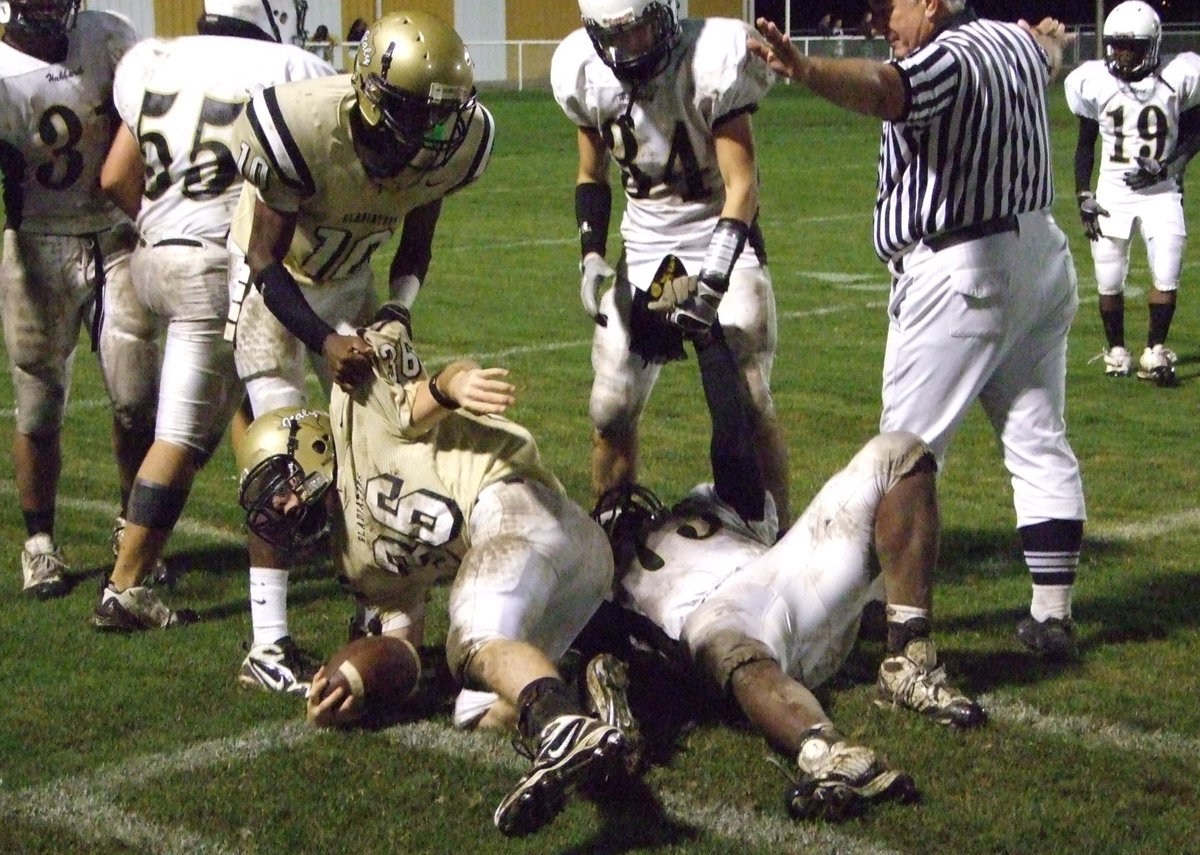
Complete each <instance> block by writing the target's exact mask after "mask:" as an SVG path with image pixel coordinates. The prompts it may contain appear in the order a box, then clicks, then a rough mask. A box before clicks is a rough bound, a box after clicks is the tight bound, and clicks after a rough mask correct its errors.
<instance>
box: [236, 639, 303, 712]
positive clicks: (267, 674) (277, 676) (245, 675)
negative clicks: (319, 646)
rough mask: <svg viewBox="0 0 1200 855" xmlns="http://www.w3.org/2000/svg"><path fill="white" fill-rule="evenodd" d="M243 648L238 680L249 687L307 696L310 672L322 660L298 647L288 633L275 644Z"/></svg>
mask: <svg viewBox="0 0 1200 855" xmlns="http://www.w3.org/2000/svg"><path fill="white" fill-rule="evenodd" d="M243 648H244V649H245V650H246V658H245V659H243V660H242V667H241V670H240V671H238V678H237V679H238V682H239V683H241V684H242V685H243V686H246V687H247V688H251V689H255V688H257V689H265V690H266V691H268V692H280V693H281V694H285V695H299V696H300V697H302V698H307V697H308V690H309V687H310V686H311V685H312V678H313V675H314V674H316V673H317V669H318V668H319V667H320V666H321V663H320V662H318V661H317V660H316V659H315V658H314V657H313V656H312V655H310V654H309V653H307V652H306V651H303V650H301V649H300V648H299V647H297V646H296V643H295V642H294V641H292V637H291V636H290V635H285V636H284V637H283V638H281V639H279V640H278V641H276V642H275V643H274V644H253V645H249V644H247V645H243Z"/></svg>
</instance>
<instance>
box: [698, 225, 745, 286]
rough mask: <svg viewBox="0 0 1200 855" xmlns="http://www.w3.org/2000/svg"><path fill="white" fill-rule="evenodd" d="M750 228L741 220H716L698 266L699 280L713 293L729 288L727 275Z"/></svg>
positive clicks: (743, 244) (730, 271) (731, 269)
mask: <svg viewBox="0 0 1200 855" xmlns="http://www.w3.org/2000/svg"><path fill="white" fill-rule="evenodd" d="M749 234H750V227H749V226H747V225H746V224H745V223H743V222H742V221H741V220H735V219H733V218H732V217H722V218H721V219H719V220H717V227H716V228H715V229H713V233H712V238H711V239H710V240H709V242H708V251H707V252H706V253H705V254H704V263H703V264H702V265H700V276H699V278H700V279H703V280H704V281H705V282H707V283H708V285H709V287H711V288H712V289H713V290H715V291H720V292H722V293H723V292H724V291H725V289H726V288H728V287H729V274H731V273H732V272H733V265H734V263H735V262H736V261H737V260H738V256H739V255H741V254H742V247H744V246H745V245H746V238H747V236H748V235H749Z"/></svg>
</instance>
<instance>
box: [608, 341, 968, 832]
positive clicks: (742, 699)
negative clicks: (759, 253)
mask: <svg viewBox="0 0 1200 855" xmlns="http://www.w3.org/2000/svg"><path fill="white" fill-rule="evenodd" d="M694 343H695V345H696V353H697V357H698V359H699V362H700V373H701V378H702V380H703V383H704V391H705V396H706V398H707V400H708V405H709V410H710V412H711V414H712V419H713V435H712V445H711V459H712V469H713V474H714V482H715V483H712V484H701V485H699V486H698V487H696V488H695V489H693V490H692V492H691V493H689V494H688V496H687V497H686V498H684V499H683V500H682V501H680V502H679V503H678V504H676V505H675V506H674V507H672V508H670V509H668V508H665V507H664V506H663V505H662V504H660V503H659V502H658V500H657V499H656V498H654V496H653V494H652V493H650V492H649V491H647V490H645V489H643V488H640V487H636V486H635V487H632V488H624V489H617V490H614V491H610V493H608V494H607V495H606V496H605V497H604V498H603V499H601V501H600V503H599V504H598V505H597V508H596V510H595V512H594V514H593V516H595V517H596V518H597V519H598V520H599V521H600V522H601V524H602V525H603V526H604V528H605V530H606V531H607V532H608V534H609V539H610V541H611V543H612V547H613V552H614V556H615V564H616V575H617V580H618V582H617V587H616V600H617V602H618V604H620V605H621V606H624V607H625V608H626V609H628V610H631V611H633V612H635V613H636V614H637V615H638V616H640V619H641V620H642V621H645V620H648V621H649V622H650V623H652V624H654V626H655V627H657V629H656V630H653V631H652V632H651V633H648V634H647V640H653V639H655V638H657V639H659V640H660V641H662V640H669V641H668V644H667V645H666V646H667V647H668V650H667V651H666V652H667V653H668V655H669V656H673V657H682V658H684V659H685V660H686V661H687V662H688V663H689V665H690V666H692V667H694V668H695V672H696V674H697V677H698V679H700V680H702V681H703V682H704V683H705V684H706V685H707V686H708V687H709V688H711V689H713V690H714V691H716V692H719V693H722V694H725V695H731V696H732V698H733V699H734V701H736V703H737V705H738V706H739V707H740V708H741V710H742V711H743V712H744V713H745V715H746V717H747V718H748V719H749V720H750V722H751V723H752V724H753V725H754V726H755V728H757V729H758V730H759V732H761V733H762V734H763V735H764V736H765V737H766V738H767V740H768V741H769V742H770V743H771V744H772V745H773V746H775V747H776V748H778V749H779V750H781V751H783V752H784V753H786V754H787V755H789V756H791V757H795V758H796V762H797V763H798V765H799V767H800V774H799V776H798V780H796V782H795V786H794V787H793V788H792V789H790V790H789V792H788V794H787V802H788V808H789V810H790V811H791V813H792V814H793V815H794V816H797V817H813V816H824V817H826V818H829V819H837V818H841V817H843V816H846V815H847V814H849V813H852V812H853V811H855V810H856V809H858V808H860V807H861V806H862V805H863V804H864V803H865V802H867V801H869V800H872V799H876V800H878V799H886V798H899V799H901V800H906V801H907V800H911V799H912V798H913V797H915V794H916V790H915V787H914V785H913V781H912V778H911V777H909V776H908V775H907V774H904V773H902V772H897V771H894V770H892V769H889V768H888V767H887V765H886V764H885V763H884V762H883V760H882V759H881V758H879V757H878V756H877V755H876V754H875V753H874V752H873V751H872V750H871V749H869V748H866V747H863V746H857V745H852V744H850V743H849V742H847V741H846V739H845V738H844V737H843V736H842V734H841V733H840V732H839V731H838V729H837V728H836V727H835V726H834V724H833V723H832V722H831V721H830V719H829V716H828V715H827V714H826V713H825V711H824V710H823V709H822V707H821V705H820V703H819V702H818V701H817V699H816V698H815V697H814V695H813V690H814V689H816V688H817V687H819V686H820V685H822V684H823V683H825V682H826V681H827V680H829V679H830V678H831V677H832V676H833V675H834V674H835V673H837V671H838V670H839V669H840V668H841V666H842V664H843V663H844V662H845V660H846V658H847V656H848V655H849V653H850V650H851V648H852V647H853V645H854V642H855V639H856V637H857V634H858V626H859V621H860V617H861V614H862V610H863V607H864V605H865V604H866V603H867V602H868V600H870V599H872V596H873V591H878V588H876V587H874V586H873V584H872V581H873V580H872V558H873V557H877V559H878V564H879V565H880V567H881V568H882V570H881V574H880V576H879V577H878V578H877V579H876V580H875V581H878V582H880V583H881V585H882V588H883V590H884V591H885V592H886V595H887V619H888V624H887V631H888V632H887V634H888V638H887V657H886V658H885V659H884V661H883V663H882V664H881V665H880V668H879V676H878V701H877V703H879V704H880V705H882V706H887V707H905V708H908V709H912V710H915V711H917V712H920V713H923V714H925V715H927V716H929V717H931V718H932V719H934V720H935V721H938V722H940V723H943V724H949V725H954V726H957V727H974V726H977V725H980V724H983V723H984V722H985V721H986V714H985V713H984V710H983V709H982V708H981V707H980V706H979V704H977V703H976V702H974V701H972V700H970V699H969V698H967V697H965V696H963V695H962V694H960V693H959V692H957V691H955V690H954V689H952V688H951V687H950V686H949V685H948V684H947V682H946V675H945V671H944V670H943V668H941V667H940V666H938V665H937V653H936V649H935V647H934V643H933V641H932V640H931V639H930V637H929V633H930V609H931V601H932V573H933V568H934V564H935V561H936V558H937V550H938V540H939V520H938V508H937V496H936V486H935V472H936V470H935V465H934V460H933V454H932V452H931V451H930V450H929V447H928V446H927V445H926V444H925V443H924V442H922V441H921V440H920V439H919V438H917V437H916V436H914V435H912V434H908V433H899V432H896V433H885V434H881V435H879V436H876V437H875V438H874V439H872V440H870V441H869V442H868V443H867V444H866V445H865V446H864V447H863V448H862V450H861V451H859V452H858V454H856V455H855V457H854V458H853V459H852V460H851V461H850V463H849V465H847V466H846V468H845V469H843V470H842V471H841V472H839V473H837V474H836V475H834V476H833V477H832V478H830V479H829V480H828V481H827V482H826V483H825V485H824V487H822V489H821V490H820V492H819V493H818V494H817V496H816V497H815V498H814V499H813V500H812V502H811V503H810V504H809V506H808V508H807V509H806V510H805V511H804V513H803V515H802V516H801V517H800V518H799V519H798V520H797V522H796V523H795V524H794V525H793V526H792V527H791V528H790V529H789V530H788V532H787V534H786V535H785V536H784V537H783V538H782V539H780V540H779V541H778V543H777V542H776V537H777V533H778V524H777V521H776V518H775V510H774V505H773V503H772V501H771V496H770V493H769V492H768V491H767V490H766V489H765V487H764V484H763V481H762V478H761V475H760V472H759V469H758V464H757V460H756V458H755V456H754V453H753V450H752V448H751V447H750V443H751V436H752V434H751V433H750V431H749V430H747V421H746V419H747V416H746V411H745V407H744V404H743V402H742V400H741V398H740V396H739V394H738V392H737V388H738V387H737V384H736V383H735V382H733V381H734V378H735V376H736V375H735V374H734V372H735V371H736V368H735V363H734V360H733V357H732V354H731V353H730V351H729V349H728V348H727V346H726V345H725V342H724V340H723V335H722V333H721V331H720V326H719V324H717V325H714V327H713V332H712V335H711V337H709V336H702V337H701V338H700V339H698V340H696V341H695V342H694ZM876 596H877V595H876ZM635 623H636V621H635Z"/></svg>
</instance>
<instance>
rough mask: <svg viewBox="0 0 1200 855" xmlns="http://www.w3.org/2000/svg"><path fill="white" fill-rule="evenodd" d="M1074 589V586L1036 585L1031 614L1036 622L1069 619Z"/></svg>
mask: <svg viewBox="0 0 1200 855" xmlns="http://www.w3.org/2000/svg"><path fill="white" fill-rule="evenodd" d="M1073 589H1074V586H1073V585H1034V586H1033V602H1031V603H1030V605H1029V614H1030V615H1032V617H1033V619H1034V620H1036V621H1043V620H1045V619H1046V618H1069V617H1070V616H1071V592H1072V590H1073Z"/></svg>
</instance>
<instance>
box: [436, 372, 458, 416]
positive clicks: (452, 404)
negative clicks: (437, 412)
mask: <svg viewBox="0 0 1200 855" xmlns="http://www.w3.org/2000/svg"><path fill="white" fill-rule="evenodd" d="M441 376H442V372H440V371H439V372H437V373H436V374H433V375H431V376H430V377H429V394H430V395H433V400H435V401H437V403H438V406H439V407H444V408H445V409H447V410H457V409H458V408H459V407H461V406H462V404H460V403H459V402H458V401H456V400H454V399H453V398H451V397H450V396H449V395H447V394H446V393H445V392H443V391H442V390H441V389H439V388H438V384H437V381H438V378H439V377H441Z"/></svg>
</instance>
